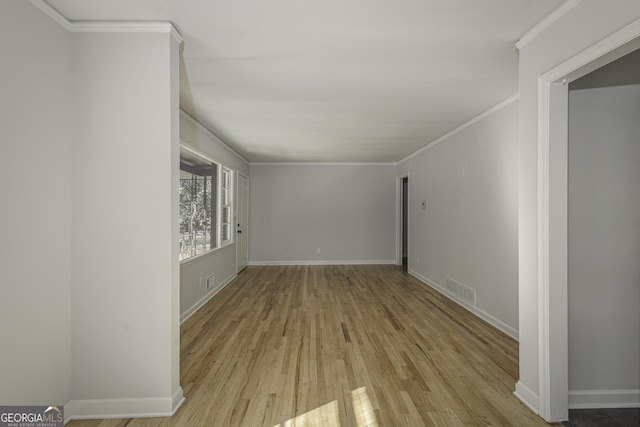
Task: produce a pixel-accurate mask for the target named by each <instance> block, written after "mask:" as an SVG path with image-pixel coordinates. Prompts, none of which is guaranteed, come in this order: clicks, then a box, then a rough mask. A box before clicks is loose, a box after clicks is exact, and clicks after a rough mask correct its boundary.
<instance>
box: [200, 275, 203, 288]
mask: <svg viewBox="0 0 640 427" xmlns="http://www.w3.org/2000/svg"><path fill="white" fill-rule="evenodd" d="M202 283H203V282H202V277H200V285H199V286H200V289H202Z"/></svg>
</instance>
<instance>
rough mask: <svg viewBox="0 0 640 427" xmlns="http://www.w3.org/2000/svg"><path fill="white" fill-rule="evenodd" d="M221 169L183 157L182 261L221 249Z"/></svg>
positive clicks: (189, 157) (187, 154) (181, 164)
mask: <svg viewBox="0 0 640 427" xmlns="http://www.w3.org/2000/svg"><path fill="white" fill-rule="evenodd" d="M217 168H218V166H217V165H216V164H215V163H210V162H207V161H206V160H204V159H201V158H199V157H197V156H195V155H193V154H191V153H189V152H182V151H181V153H180V186H179V188H180V260H184V259H187V258H190V257H192V256H195V255H198V254H201V253H203V252H206V251H208V250H209V249H212V248H215V247H216V246H217V241H216V238H215V236H216V233H215V230H216V222H215V218H216V215H215V210H216V209H215V206H216V200H215V194H216V191H215V189H216V182H217V171H218V169H217Z"/></svg>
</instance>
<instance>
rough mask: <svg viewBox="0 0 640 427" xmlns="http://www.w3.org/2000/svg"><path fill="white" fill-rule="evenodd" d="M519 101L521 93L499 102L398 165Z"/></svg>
mask: <svg viewBox="0 0 640 427" xmlns="http://www.w3.org/2000/svg"><path fill="white" fill-rule="evenodd" d="M518 99H520V92H516V93H514V94H513V95H511V96H510V97H508V98H507V99H505V100H504V101H502V102H499V103H498V104H496V105H494V106H493V107H489V108H488V109H486V110H484V111H483V112H482V113H480V114H478V115H477V116H475V117H473V118H471V119H469V120H467V121H466V122H464V123H463V124H461V125H460V126H458V127H457V128H455V129H453V130H451V131H449V132H447V133H445V134H444V135H442V136H441V137H440V138H438V139H436V140H435V141H432V142H430V143H428V144H427V145H425V146H424V147H422V148H420V149H419V150H417V151H415V152H413V153H412V154H409V155H408V156H407V157H405V158H404V159H402V160H400V161H399V162H397V163H396V165H399V164H401V163H404V162H406V161H407V160H409V159H411V158H412V157H414V156H417V155H418V154H420V153H422V152H424V151H426V150H428V149H429V148H432V147H434V146H436V145H438V144H440V143H441V142H443V141H445V140H447V139H448V138H450V137H452V136H453V135H455V134H456V133H458V132H460V131H462V130H463V129H466V128H468V127H469V126H471V125H472V124H474V123H477V122H479V121H480V120H482V119H484V118H485V117H487V116H488V115H490V114H493V113H495V112H496V111H498V110H500V109H502V108H504V107H506V106H507V105H509V104H511V103H512V102H515V101H517V100H518Z"/></svg>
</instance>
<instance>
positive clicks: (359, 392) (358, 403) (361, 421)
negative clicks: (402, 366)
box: [274, 387, 378, 427]
mask: <svg viewBox="0 0 640 427" xmlns="http://www.w3.org/2000/svg"><path fill="white" fill-rule="evenodd" d="M351 399H352V401H353V412H354V413H355V416H356V422H357V424H356V425H357V426H358V427H377V426H378V422H377V421H376V416H375V414H374V412H373V406H372V405H371V400H370V399H369V396H368V395H367V389H366V388H365V387H360V388H358V389H356V390H353V391H352V392H351ZM337 426H340V415H339V412H338V401H337V400H334V401H333V402H329V403H327V404H326V405H322V406H320V407H318V408H316V409H313V410H311V411H308V412H305V413H304V414H301V415H298V416H297V417H295V418H291V419H290V420H288V421H285V423H284V424H277V425H275V426H274V427H337Z"/></svg>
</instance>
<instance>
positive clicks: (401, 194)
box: [396, 174, 409, 271]
mask: <svg viewBox="0 0 640 427" xmlns="http://www.w3.org/2000/svg"><path fill="white" fill-rule="evenodd" d="M396 206H397V208H396V213H397V214H396V218H397V223H396V236H397V241H396V264H398V265H401V266H402V269H403V270H404V271H407V269H408V267H409V175H408V174H407V175H403V176H399V177H398V178H396Z"/></svg>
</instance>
